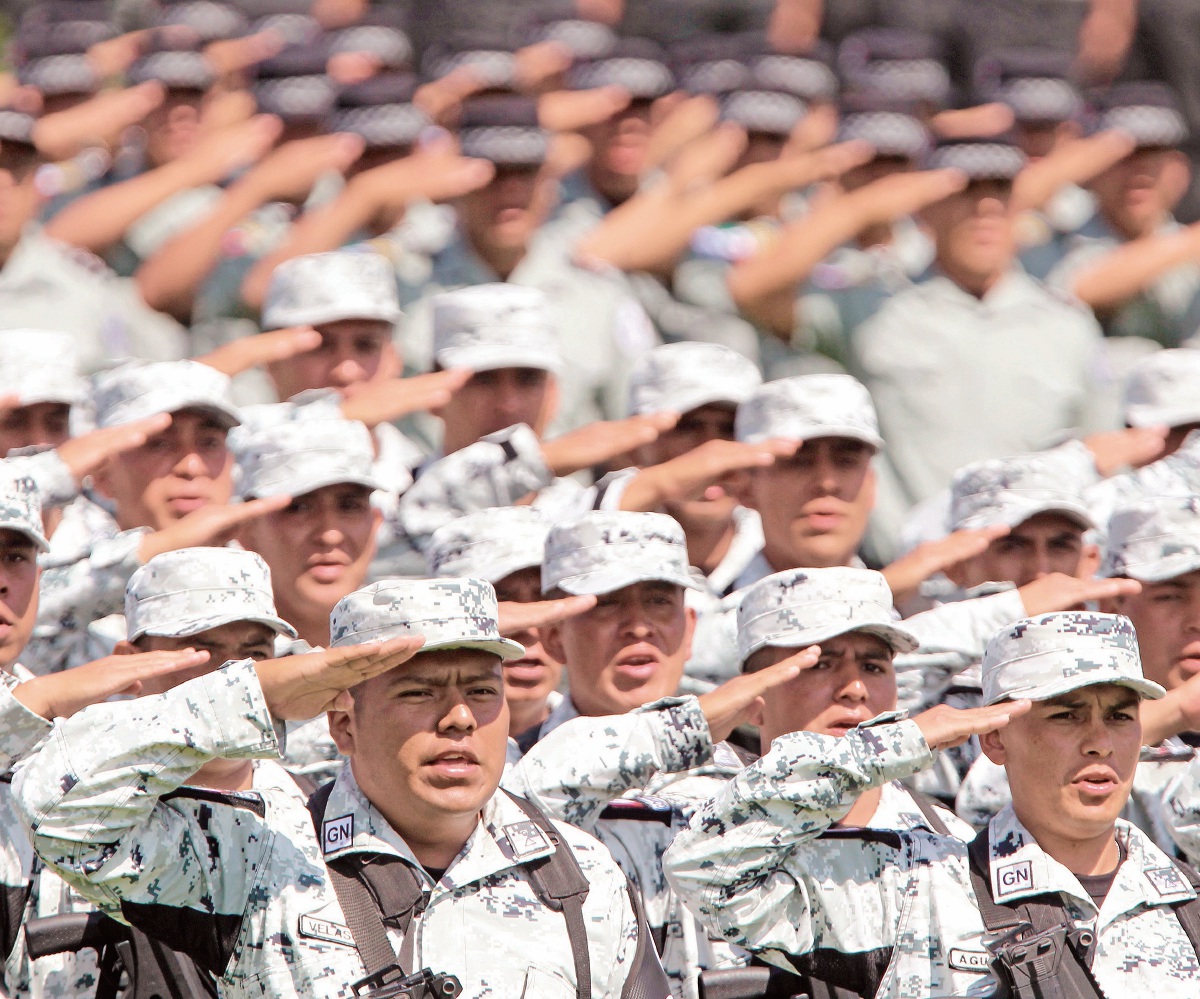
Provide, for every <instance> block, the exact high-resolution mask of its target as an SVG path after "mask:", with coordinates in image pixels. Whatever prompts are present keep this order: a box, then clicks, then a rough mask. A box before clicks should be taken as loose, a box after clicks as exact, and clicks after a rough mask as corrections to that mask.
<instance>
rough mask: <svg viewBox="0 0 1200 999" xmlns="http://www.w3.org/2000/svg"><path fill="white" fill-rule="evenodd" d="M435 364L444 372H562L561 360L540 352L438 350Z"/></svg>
mask: <svg viewBox="0 0 1200 999" xmlns="http://www.w3.org/2000/svg"><path fill="white" fill-rule="evenodd" d="M437 363H438V364H439V365H440V366H441V367H442V368H443V369H445V370H449V369H451V368H467V369H469V370H471V371H497V370H499V369H501V368H535V369H537V370H538V371H549V372H550V373H551V374H556V373H557V372H559V371H561V370H562V367H563V364H562V359H561V358H559V357H557V356H550V355H547V354H545V353H541V352H534V351H519V350H512V349H511V348H508V347H506V348H504V349H502V350H472V349H470V348H467V349H464V350H454V349H450V350H439V351H438V352H437Z"/></svg>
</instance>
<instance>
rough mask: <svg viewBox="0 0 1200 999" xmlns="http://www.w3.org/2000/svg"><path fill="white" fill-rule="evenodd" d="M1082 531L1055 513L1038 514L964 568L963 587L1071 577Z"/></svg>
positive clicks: (1076, 569)
mask: <svg viewBox="0 0 1200 999" xmlns="http://www.w3.org/2000/svg"><path fill="white" fill-rule="evenodd" d="M1083 535H1084V530H1083V528H1082V527H1080V526H1079V525H1078V524H1077V523H1075V521H1073V520H1070V519H1069V518H1067V517H1064V516H1062V515H1061V514H1057V513H1039V514H1037V515H1036V516H1033V517H1030V518H1029V519H1028V520H1027V521H1025V522H1024V523H1022V524H1018V525H1017V526H1016V527H1014V528H1013V529H1012V531H1011V532H1010V533H1008V534H1006V535H1005V536H1004V537H1002V538H997V539H996V540H995V541H993V542H992V543H991V544H990V545H988V547H987V550H986V551H985V552H984V553H983V554H982V555H978V556H976V557H975V558H973V559H971V560H970V562H969V563H968V564H967V565H966V566H965V567H964V572H965V576H966V578H965V579H964V585H965V586H968V587H970V586H978V585H979V584H980V583H988V582H993V583H999V582H1010V583H1014V584H1015V585H1017V586H1024V585H1025V584H1026V583H1032V582H1033V581H1034V580H1035V579H1041V578H1042V577H1043V576H1048V575H1050V573H1052V572H1062V573H1066V574H1067V575H1068V576H1074V575H1076V574H1077V573H1078V572H1079V565H1080V561H1081V560H1082V558H1083V554H1084V544H1083Z"/></svg>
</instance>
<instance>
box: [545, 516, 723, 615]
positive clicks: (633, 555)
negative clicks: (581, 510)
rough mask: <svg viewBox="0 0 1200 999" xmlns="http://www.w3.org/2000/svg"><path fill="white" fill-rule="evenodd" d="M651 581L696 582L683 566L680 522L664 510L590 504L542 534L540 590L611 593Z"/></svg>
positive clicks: (684, 547) (693, 585)
mask: <svg viewBox="0 0 1200 999" xmlns="http://www.w3.org/2000/svg"><path fill="white" fill-rule="evenodd" d="M651 581H661V582H664V583H674V584H675V585H676V586H685V587H688V588H689V589H699V588H700V586H699V584H698V583H697V582H696V581H695V579H693V578H692V574H691V572H690V571H689V568H688V555H687V542H686V541H685V540H684V536H683V528H682V527H680V526H679V524H678V523H677V522H676V521H675V520H674V519H673V518H671V517H668V516H667V515H666V514H665V513H631V512H627V511H616V512H608V511H600V510H595V511H592V512H591V513H588V514H585V515H584V516H582V517H580V518H579V519H578V520H575V521H571V522H569V523H563V524H556V525H555V526H554V527H552V528H551V529H550V533H549V534H548V535H547V537H546V557H545V559H544V560H543V562H542V592H543V593H549V592H551V591H552V590H556V589H558V590H562V591H563V592H564V593H569V594H571V595H572V596H579V595H584V594H589V593H595V594H600V593H612V592H613V591H614V590H620V589H623V588H624V587H626V586H632V585H633V584H634V583H643V582H651Z"/></svg>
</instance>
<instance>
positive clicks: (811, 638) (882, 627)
mask: <svg viewBox="0 0 1200 999" xmlns="http://www.w3.org/2000/svg"><path fill="white" fill-rule="evenodd" d="M859 632H861V633H863V634H866V635H874V636H875V637H876V638H878V639H880V640H881V641H883V642H886V643H887V645H888V647H889V648H890V649H891V650H892V651H893V652H895V653H896V654H897V655H901V654H904V653H907V652H916V651H917V649H918V648H919V647H920V645H921V643H920V642H919V641H918V640H917V637H916V635H914V634H912V632H909V631H905V630H904V629H903V628H898V627H896V625H894V624H892V623H890V622H884V621H870V622H866V623H862V624H854V623H850V624H849V627H844V626H842V625H838V626H835V627H829V628H813V629H811V630H809V631H797V632H795V633H794V634H792V635H790V636H785V637H783V638H778V639H772V640H771V641H769V642H763V643H762V644H761V645H759V646H758V647H757V648H754V649H751V650H749V651H748V652H746V653H745V655H744V656H743V657H742V658H743V659H744V658H745V657H746V656H750V655H753V654H754V653H755V652H757V651H758V649H763V648H767V647H768V646H770V647H773V648H776V647H777V648H781V649H806V648H808V646H810V645H820V644H821V642H827V641H829V639H831V638H837V637H838V636H839V635H853V634H856V633H859Z"/></svg>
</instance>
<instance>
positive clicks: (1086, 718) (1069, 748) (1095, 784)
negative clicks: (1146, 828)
mask: <svg viewBox="0 0 1200 999" xmlns="http://www.w3.org/2000/svg"><path fill="white" fill-rule="evenodd" d="M1141 745H1142V725H1141V722H1140V721H1139V720H1138V695H1137V694H1136V693H1135V692H1134V691H1132V690H1130V689H1129V688H1127V687H1119V686H1117V685H1115V684H1098V685H1097V686H1094V687H1083V688H1081V689H1079V690H1073V691H1071V692H1070V693H1069V694H1064V695H1063V696H1062V697H1056V698H1054V699H1053V700H1049V701H1035V702H1034V704H1033V708H1032V709H1031V710H1030V711H1029V712H1028V713H1027V714H1024V715H1020V716H1019V717H1017V718H1014V719H1013V720H1012V721H1011V722H1009V724H1008V725H1007V726H1005V727H1004V728H1003V729H1001V730H1000V731H998V732H990V733H988V734H987V735H984V736H982V737H981V738H980V746H981V747H982V748H983V751H984V753H986V754H987V757H988V759H990V760H991V761H992V762H993V763H997V764H999V765H1000V766H1002V767H1004V769H1005V770H1006V771H1007V772H1008V783H1009V786H1010V787H1011V788H1012V797H1013V808H1014V809H1015V811H1016V813H1017V818H1019V819H1020V820H1021V822H1022V823H1024V825H1025V826H1026V828H1028V829H1029V831H1030V832H1031V833H1033V834H1034V836H1035V837H1037V838H1038V839H1039V841H1042V842H1043V846H1045V845H1046V844H1047V843H1052V842H1055V841H1057V842H1062V841H1064V840H1065V841H1071V842H1078V841H1080V840H1082V839H1088V838H1091V837H1098V836H1102V835H1105V834H1106V833H1108V832H1111V830H1112V826H1113V822H1114V821H1115V820H1116V818H1117V816H1118V815H1120V813H1121V809H1122V808H1124V807H1125V802H1126V801H1127V800H1128V798H1129V792H1130V790H1131V788H1132V787H1133V774H1134V771H1135V770H1136V768H1137V761H1138V753H1139V751H1140V750H1141Z"/></svg>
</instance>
